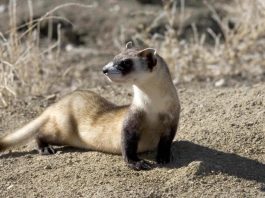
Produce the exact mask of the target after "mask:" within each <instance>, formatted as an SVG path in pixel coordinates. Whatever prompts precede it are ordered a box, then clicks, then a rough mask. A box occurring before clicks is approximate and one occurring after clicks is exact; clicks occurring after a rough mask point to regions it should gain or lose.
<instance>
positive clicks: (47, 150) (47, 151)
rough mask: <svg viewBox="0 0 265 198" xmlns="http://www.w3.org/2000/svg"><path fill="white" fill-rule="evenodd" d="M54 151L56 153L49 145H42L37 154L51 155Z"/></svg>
mask: <svg viewBox="0 0 265 198" xmlns="http://www.w3.org/2000/svg"><path fill="white" fill-rule="evenodd" d="M55 153H56V150H55V149H54V148H53V147H51V146H47V147H43V148H40V149H39V154H41V155H52V154H55Z"/></svg>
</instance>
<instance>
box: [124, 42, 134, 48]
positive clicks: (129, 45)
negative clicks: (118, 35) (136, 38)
mask: <svg viewBox="0 0 265 198" xmlns="http://www.w3.org/2000/svg"><path fill="white" fill-rule="evenodd" d="M125 47H126V49H131V48H133V42H132V41H129V42H128V43H126V46H125Z"/></svg>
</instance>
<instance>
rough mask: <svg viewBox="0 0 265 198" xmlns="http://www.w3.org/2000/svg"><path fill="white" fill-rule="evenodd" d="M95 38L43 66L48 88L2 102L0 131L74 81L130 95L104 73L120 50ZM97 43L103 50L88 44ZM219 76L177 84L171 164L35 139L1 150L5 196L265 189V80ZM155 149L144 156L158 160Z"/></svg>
mask: <svg viewBox="0 0 265 198" xmlns="http://www.w3.org/2000/svg"><path fill="white" fill-rule="evenodd" d="M58 2H59V1H58ZM154 9H157V7H155V8H154ZM123 11H124V10H123ZM124 12H125V11H124ZM126 12H128V10H127V11H126ZM94 14H95V11H94ZM81 15H82V14H81ZM82 16H83V17H84V18H85V16H86V14H83V15H82ZM91 16H94V15H93V14H92V15H91ZM102 16H103V15H102ZM102 16H101V17H102ZM126 16H129V15H126ZM88 18H89V17H88ZM103 18H104V17H103ZM128 18H130V17H128ZM89 19H91V18H89ZM91 20H92V19H91ZM92 21H93V20H92ZM103 21H104V20H103ZM90 22H91V21H90ZM90 22H88V24H90ZM77 24H78V25H80V24H81V25H80V26H82V23H81V22H80V23H77ZM106 24H108V23H106ZM106 24H105V25H106ZM90 25H91V24H90ZM97 27H98V26H97ZM86 28H88V27H86ZM97 31H104V30H102V29H100V30H98V29H97ZM90 33H91V34H92V33H93V31H91V32H90ZM102 34H103V33H102ZM106 35H107V34H106ZM93 36H95V35H94V34H92V35H88V36H87V37H86V39H87V40H89V38H94V37H93ZM107 36H109V37H111V36H110V35H107ZM91 42H92V41H91ZM111 42H112V41H111ZM92 43H93V45H92V44H91V45H90V44H86V46H85V47H83V48H79V49H77V50H74V51H71V52H62V54H61V58H60V59H59V62H58V63H57V64H56V66H54V67H52V66H51V67H49V68H47V72H46V73H44V77H43V80H42V83H43V84H44V85H45V86H44V87H46V89H45V90H41V91H39V92H40V93H42V94H30V95H27V94H25V92H24V91H23V88H21V93H20V95H19V97H17V98H15V99H14V98H13V99H12V100H10V101H9V106H8V107H7V108H1V109H0V134H2V133H6V132H11V131H12V130H14V129H16V128H18V127H20V126H22V125H23V124H25V123H27V122H28V121H30V120H31V119H32V118H34V117H35V116H37V115H38V114H39V113H41V112H42V110H43V109H44V108H45V107H47V106H48V105H49V104H51V103H53V102H54V101H56V100H58V99H59V98H60V97H61V96H62V95H64V94H66V93H68V92H70V91H72V90H75V89H92V90H94V91H96V92H97V93H99V94H101V95H103V96H104V97H106V98H108V99H110V100H111V101H113V102H115V103H118V104H125V103H129V102H130V99H131V88H130V87H123V86H121V85H110V84H109V82H108V81H107V80H106V79H105V78H104V76H103V75H102V73H101V68H102V66H103V65H104V64H105V63H107V62H108V61H109V60H111V58H112V57H113V55H114V54H115V53H116V52H117V51H118V50H117V49H116V48H111V47H110V46H111V45H108V44H106V45H107V47H104V46H102V44H100V42H99V43H97V44H95V43H94V42H92ZM92 46H93V47H95V46H98V47H97V48H96V47H95V48H93V49H97V50H96V51H93V50H92V51H91V50H89V49H91V48H92ZM66 71H67V73H65V72H66ZM63 74H64V75H63ZM232 80H233V79H232ZM235 81H236V80H235ZM233 82H234V81H233ZM213 84H214V83H213V82H208V83H207V82H201V83H199V82H197V83H196V82H191V83H189V84H187V83H186V84H180V85H178V86H177V89H178V91H179V96H180V100H181V104H182V112H181V121H180V127H179V129H178V132H177V135H176V138H175V142H174V144H173V147H172V162H171V163H170V164H169V165H167V166H165V167H157V168H155V169H153V170H151V171H140V172H137V171H133V170H130V169H128V168H127V167H126V166H125V165H124V162H123V160H122V158H121V156H116V155H109V154H103V153H99V152H94V151H84V150H78V149H74V148H62V147H60V148H58V151H59V152H58V153H57V154H55V155H53V156H40V155H38V154H37V151H36V150H35V142H34V141H31V142H29V143H28V144H26V145H25V146H22V147H19V148H16V149H12V151H7V152H4V153H1V154H0V197H3V198H6V197H265V84H264V82H256V81H255V82H254V83H253V82H252V81H251V80H247V81H246V80H244V79H240V81H239V82H237V81H236V83H232V84H229V83H228V84H227V86H221V87H215V86H213ZM36 92H38V91H36ZM154 155H155V153H147V154H144V155H143V156H142V157H143V158H146V159H149V160H151V161H152V160H153V157H154Z"/></svg>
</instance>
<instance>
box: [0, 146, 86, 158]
mask: <svg viewBox="0 0 265 198" xmlns="http://www.w3.org/2000/svg"><path fill="white" fill-rule="evenodd" d="M55 148H56V154H66V153H83V152H89V150H87V149H80V148H75V147H71V146H60V147H55ZM56 154H55V155H56ZM32 155H39V153H38V151H37V150H32V151H12V152H9V153H4V154H0V159H5V158H19V157H23V156H32ZM50 156H54V155H50Z"/></svg>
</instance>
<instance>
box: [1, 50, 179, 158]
mask: <svg viewBox="0 0 265 198" xmlns="http://www.w3.org/2000/svg"><path fill="white" fill-rule="evenodd" d="M156 58H157V60H158V63H157V66H156V67H155V68H154V70H153V71H152V73H151V74H148V75H150V76H149V77H148V80H146V81H139V82H138V81H136V82H135V81H134V85H133V92H134V97H133V101H132V104H131V106H130V108H131V109H133V110H135V111H143V112H145V115H146V119H145V120H143V122H144V123H143V126H142V130H143V131H141V134H142V135H141V139H140V142H139V146H138V152H143V151H149V150H153V149H154V148H156V146H157V144H158V141H159V138H160V136H161V133H167V131H166V130H168V127H167V125H168V123H169V122H171V121H172V120H176V122H177V121H178V116H179V112H180V106H179V101H178V96H177V91H176V89H175V87H174V85H173V83H172V79H171V77H170V74H169V71H168V68H167V65H166V63H165V62H164V61H163V59H162V58H161V57H159V56H158V55H156ZM137 72H138V73H139V71H137ZM130 75H131V76H132V79H134V78H133V75H134V74H133V73H132V74H130ZM137 75H138V74H137ZM141 75H144V74H141ZM128 113H129V106H116V105H115V104H112V103H110V102H109V101H107V100H105V99H104V98H102V97H100V96H99V95H97V94H95V93H93V92H91V91H76V92H73V93H72V94H69V95H68V96H65V97H64V98H63V99H61V100H60V101H59V102H57V103H55V104H54V105H52V106H50V107H49V108H48V109H47V110H45V111H44V113H43V114H42V115H40V116H39V117H38V118H37V119H35V120H33V121H32V122H30V123H29V124H28V125H26V126H24V127H23V128H21V129H19V130H17V131H15V132H14V133H10V134H8V135H6V136H4V137H2V138H0V150H6V149H7V148H9V147H12V146H15V145H18V144H20V143H22V142H24V141H25V140H27V139H29V138H30V137H32V136H34V135H36V134H37V135H39V136H41V137H42V138H44V139H46V140H47V141H48V142H49V143H51V144H54V145H70V146H74V147H79V148H86V149H92V150H97V151H103V152H108V153H117V154H120V153H121V132H122V126H123V121H124V118H125V117H126V116H128ZM129 116H130V115H129Z"/></svg>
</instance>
